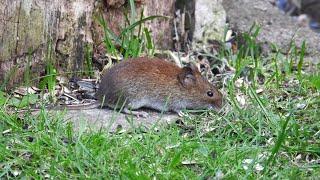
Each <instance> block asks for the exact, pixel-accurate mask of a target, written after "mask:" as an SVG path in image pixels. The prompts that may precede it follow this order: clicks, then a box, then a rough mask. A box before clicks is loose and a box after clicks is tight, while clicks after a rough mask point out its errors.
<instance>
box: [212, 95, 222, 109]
mask: <svg viewBox="0 0 320 180" xmlns="http://www.w3.org/2000/svg"><path fill="white" fill-rule="evenodd" d="M223 105H224V102H223V98H222V96H221V97H220V98H218V99H217V100H216V101H215V102H214V106H215V108H216V109H217V110H220V109H221V108H222V107H223Z"/></svg>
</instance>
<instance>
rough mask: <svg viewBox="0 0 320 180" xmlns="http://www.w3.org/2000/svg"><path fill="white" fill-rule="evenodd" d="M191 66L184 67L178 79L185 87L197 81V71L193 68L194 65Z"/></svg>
mask: <svg viewBox="0 0 320 180" xmlns="http://www.w3.org/2000/svg"><path fill="white" fill-rule="evenodd" d="M191 66H192V65H191ZM191 66H188V67H184V68H182V71H181V73H180V74H178V80H179V82H180V83H181V84H182V86H183V87H185V88H188V87H191V86H193V85H195V83H196V77H195V72H194V70H193V68H194V67H191ZM195 68H196V67H195Z"/></svg>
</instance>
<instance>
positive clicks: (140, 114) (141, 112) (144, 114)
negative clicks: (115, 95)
mask: <svg viewBox="0 0 320 180" xmlns="http://www.w3.org/2000/svg"><path fill="white" fill-rule="evenodd" d="M123 112H124V113H126V114H132V115H135V116H137V117H143V118H147V117H148V116H149V114H148V113H147V112H144V111H131V110H129V109H128V108H124V109H123Z"/></svg>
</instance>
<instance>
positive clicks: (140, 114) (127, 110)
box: [122, 101, 149, 118]
mask: <svg viewBox="0 0 320 180" xmlns="http://www.w3.org/2000/svg"><path fill="white" fill-rule="evenodd" d="M143 106H144V103H143V102H142V101H136V102H135V101H133V102H130V103H128V104H127V106H126V107H124V108H123V110H122V112H124V113H126V114H133V115H135V116H137V117H143V118H146V117H148V116H149V114H148V113H147V112H145V111H135V110H136V109H139V108H141V107H143Z"/></svg>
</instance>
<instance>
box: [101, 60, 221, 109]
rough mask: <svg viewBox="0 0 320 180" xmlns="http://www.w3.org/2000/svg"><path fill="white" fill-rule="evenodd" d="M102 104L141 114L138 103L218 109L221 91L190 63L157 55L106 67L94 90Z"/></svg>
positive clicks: (166, 106)
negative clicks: (175, 62)
mask: <svg viewBox="0 0 320 180" xmlns="http://www.w3.org/2000/svg"><path fill="white" fill-rule="evenodd" d="M96 97H97V99H98V100H99V101H100V102H101V103H102V105H103V106H108V107H111V108H117V109H120V108H121V107H122V106H123V112H125V113H133V114H135V115H145V114H140V113H139V112H136V111H131V110H136V109H139V108H141V107H146V108H151V109H155V110H158V111H173V112H180V111H181V110H184V109H206V108H216V109H220V108H221V106H222V94H221V93H220V92H219V91H218V90H217V89H216V87H214V86H213V85H212V84H211V83H210V82H209V81H208V80H206V79H205V78H204V77H202V76H201V74H200V72H199V70H198V68H197V67H196V66H195V65H193V64H191V65H190V66H188V67H184V68H180V67H178V66H177V65H175V64H173V63H170V62H167V61H165V60H162V59H158V58H146V57H142V58H133V59H128V60H125V61H122V62H120V63H118V64H116V65H114V66H113V67H112V68H110V69H108V70H106V72H105V73H104V74H103V76H102V79H101V84H100V86H99V89H98V91H97V93H96Z"/></svg>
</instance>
